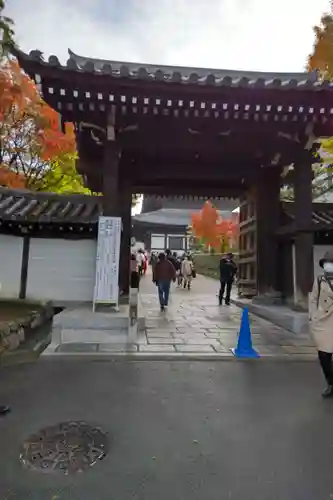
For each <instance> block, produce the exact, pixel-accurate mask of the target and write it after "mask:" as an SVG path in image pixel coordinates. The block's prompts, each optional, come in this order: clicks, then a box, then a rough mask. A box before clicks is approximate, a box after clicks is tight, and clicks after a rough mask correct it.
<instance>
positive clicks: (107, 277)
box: [93, 216, 121, 311]
mask: <svg viewBox="0 0 333 500" xmlns="http://www.w3.org/2000/svg"><path fill="white" fill-rule="evenodd" d="M120 238H121V218H120V217H105V216H100V217H99V220H98V239H97V256H96V278H95V289H94V301H93V311H95V308H96V305H98V304H101V305H113V306H115V308H118V302H119V286H118V277H119V257H120Z"/></svg>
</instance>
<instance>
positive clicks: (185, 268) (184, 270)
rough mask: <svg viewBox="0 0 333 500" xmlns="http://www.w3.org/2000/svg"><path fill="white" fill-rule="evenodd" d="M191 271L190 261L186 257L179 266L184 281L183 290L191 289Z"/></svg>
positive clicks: (191, 263)
mask: <svg viewBox="0 0 333 500" xmlns="http://www.w3.org/2000/svg"><path fill="white" fill-rule="evenodd" d="M193 269H194V266H193V262H192V260H190V258H189V257H188V256H186V257H185V259H184V260H183V262H182V265H181V274H182V277H183V280H184V288H188V290H190V289H191V284H192V278H193Z"/></svg>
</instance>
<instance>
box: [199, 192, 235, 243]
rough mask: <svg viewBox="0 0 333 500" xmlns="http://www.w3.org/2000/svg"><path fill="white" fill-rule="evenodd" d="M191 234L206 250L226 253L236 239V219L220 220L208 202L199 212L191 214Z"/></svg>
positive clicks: (217, 213)
mask: <svg viewBox="0 0 333 500" xmlns="http://www.w3.org/2000/svg"><path fill="white" fill-rule="evenodd" d="M191 231H192V234H193V235H194V236H195V238H196V239H197V240H199V241H200V242H201V243H202V244H203V245H204V246H205V248H206V249H208V248H214V249H215V250H219V251H222V252H224V251H226V250H227V249H229V247H230V246H231V245H235V243H236V240H237V239H238V223H237V221H236V219H232V220H226V219H222V217H221V216H220V214H219V212H218V211H217V210H216V208H215V207H214V206H213V205H212V203H211V202H210V201H206V202H205V204H204V206H203V207H202V209H201V210H200V211H199V212H196V213H193V214H192V224H191Z"/></svg>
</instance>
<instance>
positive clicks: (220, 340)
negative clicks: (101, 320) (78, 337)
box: [46, 274, 317, 361]
mask: <svg viewBox="0 0 333 500" xmlns="http://www.w3.org/2000/svg"><path fill="white" fill-rule="evenodd" d="M217 288H218V283H217V282H216V281H214V280H212V279H209V278H205V277H204V276H197V278H196V279H195V280H193V287H192V290H191V291H188V290H183V289H181V288H177V286H176V285H173V286H172V289H171V294H170V303H169V307H168V308H167V310H166V311H165V312H161V311H160V308H159V303H158V297H157V292H156V287H155V285H154V284H153V283H152V281H151V276H150V275H149V274H148V275H147V276H146V277H145V278H143V279H142V281H141V283H140V296H141V303H142V305H143V309H144V311H145V315H146V330H145V332H140V333H139V335H138V338H137V341H136V342H134V343H133V344H124V343H122V344H121V343H120V342H119V341H118V342H117V337H115V338H114V341H113V342H112V343H109V342H105V343H101V344H96V342H94V338H91V341H90V343H89V342H87V343H85V344H83V343H81V344H80V343H76V342H72V343H66V344H62V345H61V346H60V347H58V348H57V349H56V350H55V352H52V351H51V352H48V353H46V355H47V354H48V355H51V356H52V355H66V353H67V354H68V355H73V356H75V355H77V356H80V355H82V354H89V353H90V354H91V355H92V356H98V355H99V356H108V355H109V356H110V357H112V356H116V357H118V356H121V355H125V356H127V357H129V358H134V359H135V358H139V359H142V357H147V359H150V357H155V358H158V357H160V358H161V359H172V356H174V357H175V358H176V359H179V358H181V359H192V358H193V357H197V356H199V357H200V359H207V360H209V359H211V358H212V356H213V357H214V359H215V358H221V359H224V360H225V359H234V357H233V355H232V353H231V348H233V347H235V346H236V344H237V338H238V332H239V327H240V322H241V315H242V310H241V309H240V308H239V307H237V306H235V305H231V306H225V305H223V306H221V307H219V306H218V299H217ZM250 322H251V331H252V341H253V346H254V348H255V349H256V350H257V351H258V353H259V354H260V356H261V358H267V359H274V360H276V359H285V360H286V361H291V360H295V361H299V360H301V359H303V360H312V359H313V360H315V359H316V358H317V353H316V348H315V346H314V344H313V342H312V340H311V339H310V337H309V336H308V335H305V334H302V335H301V334H298V335H295V334H293V333H291V332H289V331H287V330H284V329H283V328H281V327H279V326H276V325H273V324H272V323H270V322H268V321H267V320H265V319H262V318H259V317H257V316H254V315H253V314H250Z"/></svg>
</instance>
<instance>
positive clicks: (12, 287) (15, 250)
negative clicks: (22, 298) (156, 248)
mask: <svg viewBox="0 0 333 500" xmlns="http://www.w3.org/2000/svg"><path fill="white" fill-rule="evenodd" d="M22 251H23V238H21V237H19V236H7V235H6V234H0V257H1V260H0V262H1V263H0V284H1V289H0V296H1V297H9V298H14V297H15V298H18V296H19V293H20V283H21V268H22Z"/></svg>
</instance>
